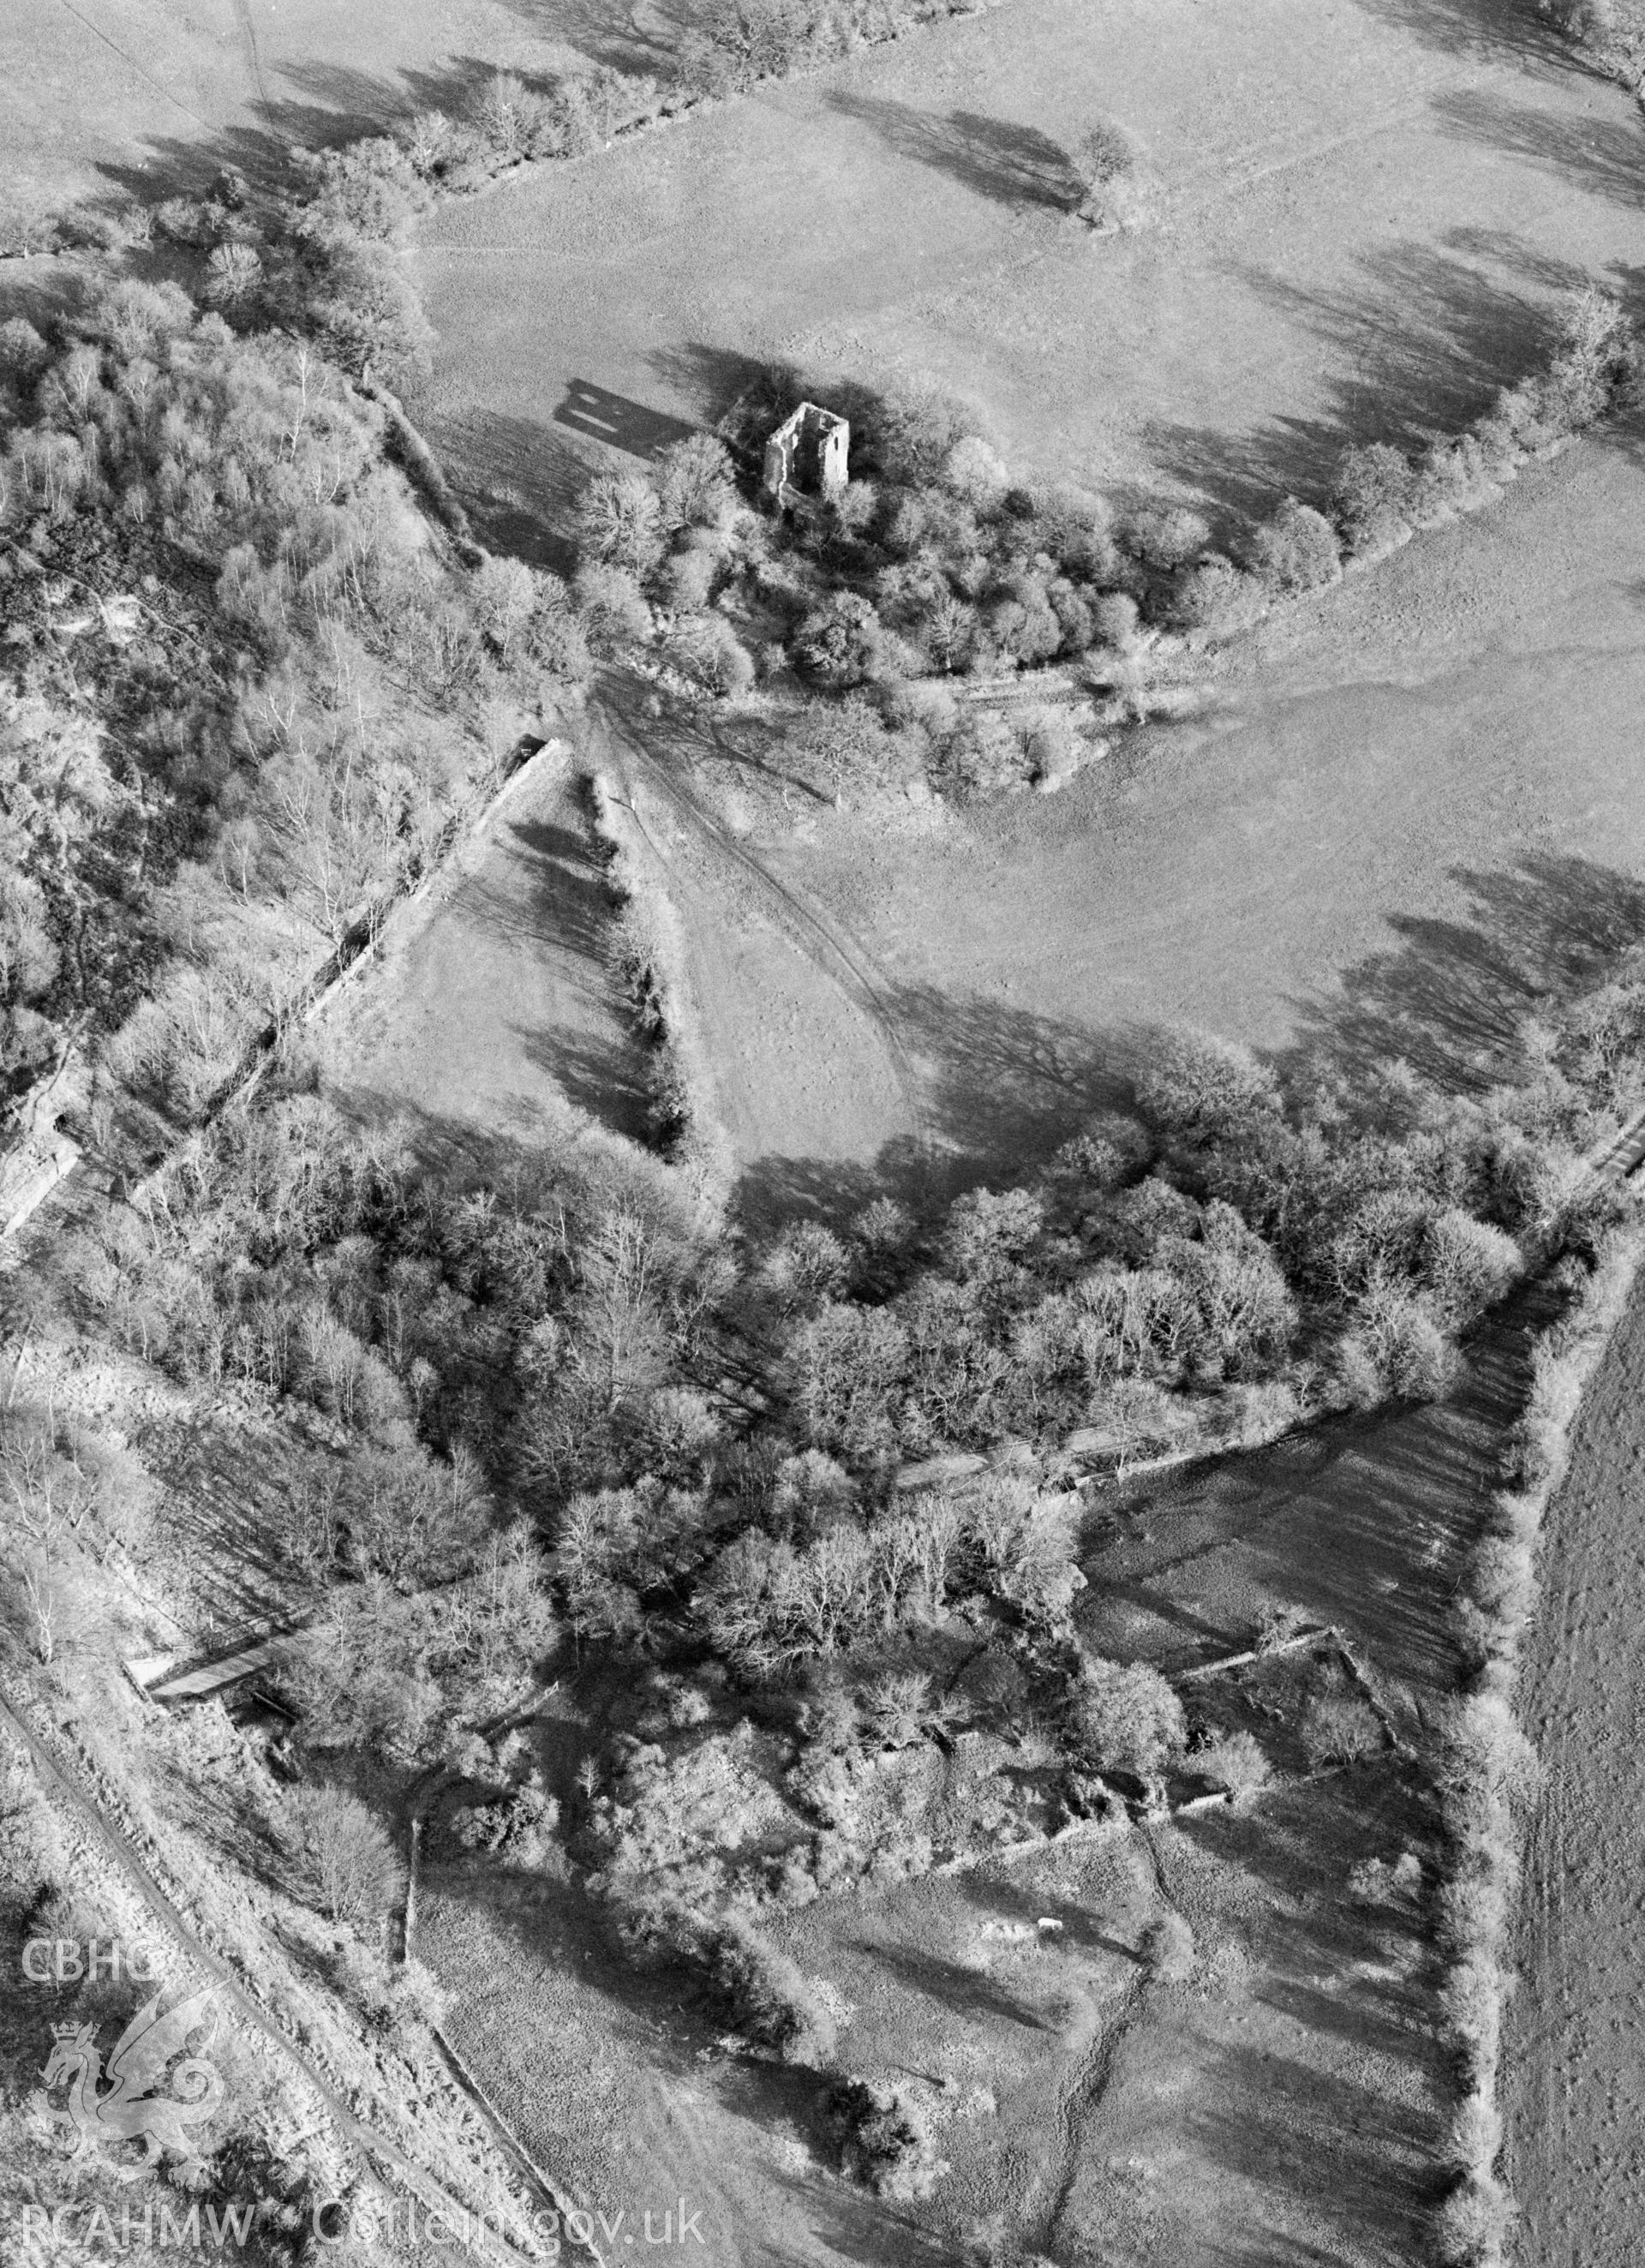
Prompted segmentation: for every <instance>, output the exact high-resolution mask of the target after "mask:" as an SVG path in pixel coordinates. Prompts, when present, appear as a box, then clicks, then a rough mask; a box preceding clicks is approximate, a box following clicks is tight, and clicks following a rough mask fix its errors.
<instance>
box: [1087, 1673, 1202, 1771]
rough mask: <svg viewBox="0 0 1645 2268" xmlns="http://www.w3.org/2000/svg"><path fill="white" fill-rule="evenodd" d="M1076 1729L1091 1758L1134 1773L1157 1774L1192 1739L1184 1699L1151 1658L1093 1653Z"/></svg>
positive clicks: (1107, 1766)
mask: <svg viewBox="0 0 1645 2268" xmlns="http://www.w3.org/2000/svg"><path fill="white" fill-rule="evenodd" d="M1072 1713H1073V1720H1074V1732H1075V1736H1076V1740H1077V1741H1078V1742H1079V1744H1080V1746H1081V1747H1082V1748H1083V1749H1084V1750H1085V1751H1086V1752H1087V1754H1088V1755H1089V1756H1091V1761H1092V1762H1093V1763H1094V1764H1098V1766H1100V1767H1102V1768H1103V1769H1105V1770H1107V1771H1122V1772H1126V1773H1128V1774H1129V1775H1130V1776H1131V1777H1132V1778H1136V1779H1141V1780H1144V1781H1151V1780H1155V1779H1157V1778H1158V1776H1159V1774H1160V1772H1161V1771H1162V1770H1163V1769H1164V1766H1165V1765H1166V1764H1170V1763H1171V1762H1173V1761H1174V1760H1175V1759H1176V1758H1177V1757H1178V1756H1180V1755H1181V1754H1182V1752H1183V1749H1185V1748H1186V1745H1187V1738H1188V1728H1187V1724H1186V1719H1185V1718H1184V1715H1183V1708H1182V1703H1181V1702H1180V1701H1179V1699H1178V1697H1177V1695H1176V1692H1175V1690H1173V1688H1172V1687H1171V1684H1170V1683H1168V1681H1167V1680H1166V1679H1165V1678H1164V1677H1163V1676H1161V1675H1160V1673H1159V1671H1158V1670H1157V1669H1154V1668H1150V1667H1149V1664H1148V1663H1147V1662H1145V1661H1131V1662H1118V1661H1104V1660H1103V1659H1102V1658H1101V1656H1099V1655H1096V1654H1088V1655H1086V1656H1085V1658H1084V1659H1083V1661H1082V1662H1081V1664H1080V1676H1079V1682H1078V1684H1077V1685H1076V1688H1075V1690H1074V1695H1073V1700H1072Z"/></svg>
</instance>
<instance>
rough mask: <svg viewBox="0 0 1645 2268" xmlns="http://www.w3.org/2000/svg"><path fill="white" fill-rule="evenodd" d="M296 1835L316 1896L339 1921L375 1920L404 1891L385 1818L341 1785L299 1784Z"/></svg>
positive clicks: (293, 1818) (293, 1815)
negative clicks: (308, 1785)
mask: <svg viewBox="0 0 1645 2268" xmlns="http://www.w3.org/2000/svg"><path fill="white" fill-rule="evenodd" d="M288 1809H289V1815H290V1824H291V1839H292V1843H293V1845H294V1846H295V1852H296V1855H297V1859H298V1861H299V1863H300V1865H301V1867H302V1870H303V1873H304V1875H305V1881H306V1886H307V1888H308V1889H309V1892H310V1894H311V1896H314V1897H315V1898H317V1899H318V1901H319V1904H320V1905H321V1906H322V1907H323V1909H324V1910H325V1911H326V1912H327V1914H328V1915H329V1916H330V1917H331V1918H332V1920H334V1921H351V1922H370V1921H375V1920H376V1919H377V1918H378V1917H379V1916H380V1915H382V1914H384V1913H386V1911H387V1910H388V1908H389V1907H390V1905H392V1904H393V1901H394V1899H395V1898H396V1897H397V1896H399V1894H400V1887H401V1883H402V1881H403V1879H404V1877H403V1870H402V1868H401V1867H400V1859H399V1856H398V1854H397V1853H396V1852H395V1850H394V1846H393V1844H392V1843H391V1842H390V1841H389V1839H388V1837H387V1834H386V1832H385V1830H384V1829H383V1827H382V1825H381V1823H380V1822H379V1821H378V1819H377V1817H376V1816H375V1815H374V1814H373V1813H371V1812H370V1811H368V1810H367V1808H366V1807H365V1806H364V1804H363V1803H362V1802H361V1801H360V1800H359V1799H358V1798H357V1797H356V1796H352V1795H350V1794H349V1793H348V1791H347V1790H346V1789H345V1788H341V1787H299V1788H297V1789H295V1790H294V1791H293V1792H292V1794H291V1797H290V1803H289V1807H288Z"/></svg>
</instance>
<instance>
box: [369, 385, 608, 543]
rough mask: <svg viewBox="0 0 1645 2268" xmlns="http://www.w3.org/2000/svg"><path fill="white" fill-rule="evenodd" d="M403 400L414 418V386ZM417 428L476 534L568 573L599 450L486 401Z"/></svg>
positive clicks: (418, 407) (418, 414) (417, 409)
mask: <svg viewBox="0 0 1645 2268" xmlns="http://www.w3.org/2000/svg"><path fill="white" fill-rule="evenodd" d="M407 407H408V410H409V412H410V415H411V416H412V417H413V419H414V420H421V419H422V416H424V414H425V413H424V411H423V408H422V404H421V402H420V401H419V399H418V397H417V394H416V393H415V389H414V390H412V391H410V392H409V393H408V398H407ZM422 431H423V433H424V436H425V438H427V439H428V441H429V443H430V446H431V447H432V448H433V449H434V451H435V453H436V454H437V456H438V458H439V460H440V462H441V465H442V467H443V468H444V472H445V475H446V477H447V479H448V480H449V481H450V482H451V484H452V489H453V490H454V492H455V493H456V495H457V497H458V499H459V502H460V503H461V504H462V507H463V509H464V511H465V512H466V513H467V515H468V520H469V525H470V527H472V528H473V530H474V536H475V538H476V540H477V541H479V542H481V543H482V544H483V545H484V546H485V548H486V549H487V550H488V551H492V552H496V553H497V554H499V555H500V556H511V557H513V558H516V559H523V560H525V562H526V563H527V564H528V565H529V566H532V567H542V568H547V570H548V571H550V573H552V574H555V575H559V576H562V577H563V578H567V579H568V580H569V578H570V577H571V575H572V574H573V573H574V572H575V571H576V563H577V541H576V515H577V506H578V503H579V501H580V499H581V497H582V494H583V491H584V489H585V488H586V487H587V485H588V482H589V480H590V478H591V475H592V474H593V473H594V472H595V470H596V469H598V464H599V456H598V453H597V452H596V451H595V450H593V449H592V448H591V447H590V446H589V445H588V444H587V443H586V442H584V441H583V440H582V439H581V438H576V439H573V438H569V433H568V432H564V431H556V430H555V429H554V427H553V426H551V425H547V424H545V423H541V422H540V420H538V419H536V418H532V417H510V416H503V415H502V414H501V413H499V412H497V411H496V410H490V409H469V410H458V411H456V412H454V413H445V414H440V415H437V416H430V417H429V419H428V422H427V423H425V424H423V426H422Z"/></svg>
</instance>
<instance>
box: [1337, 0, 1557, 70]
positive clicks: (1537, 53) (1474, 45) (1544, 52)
mask: <svg viewBox="0 0 1645 2268" xmlns="http://www.w3.org/2000/svg"><path fill="white" fill-rule="evenodd" d="M1359 5H1360V6H1361V7H1362V9H1363V10H1364V11H1365V13H1366V14H1367V15H1369V16H1376V17H1380V18H1381V19H1382V20H1383V22H1384V23H1385V24H1392V25H1393V26H1396V27H1397V28H1398V29H1399V30H1400V31H1402V32H1405V33H1409V34H1410V35H1411V36H1412V37H1413V38H1414V39H1416V40H1421V43H1422V45H1423V46H1424V47H1429V48H1439V49H1440V50H1441V51H1442V52H1443V54H1446V55H1466V56H1469V57H1471V58H1472V59H1475V60H1478V61H1480V62H1485V61H1490V60H1494V59H1497V58H1500V57H1509V58H1511V59H1513V60H1514V61H1516V62H1518V63H1521V64H1523V65H1524V68H1525V69H1526V70H1535V71H1538V72H1539V73H1540V74H1541V75H1542V76H1544V77H1556V76H1560V75H1562V74H1564V73H1567V72H1569V71H1572V70H1579V71H1580V70H1587V69H1588V66H1587V64H1586V63H1585V61H1584V59H1583V55H1582V51H1581V50H1580V49H1579V48H1573V47H1572V46H1571V45H1570V43H1569V42H1568V40H1562V39H1561V37H1560V35H1559V34H1558V33H1557V32H1555V30H1554V29H1553V26H1552V25H1551V24H1550V23H1548V22H1547V21H1546V19H1545V18H1541V17H1539V15H1538V14H1537V12H1536V11H1535V10H1534V8H1531V7H1529V6H1527V5H1526V4H1525V0H1359Z"/></svg>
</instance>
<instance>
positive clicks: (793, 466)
mask: <svg viewBox="0 0 1645 2268" xmlns="http://www.w3.org/2000/svg"><path fill="white" fill-rule="evenodd" d="M850 449H851V427H850V423H849V422H848V420H847V419H846V418H844V417H836V416H835V415H834V411H833V410H832V409H819V407H818V405H817V404H816V402H814V401H802V402H801V404H800V406H799V408H798V409H797V410H796V411H795V412H794V415H793V416H791V417H785V418H784V419H783V421H782V424H781V425H779V426H778V427H777V430H776V431H775V433H774V434H773V435H772V436H771V438H770V439H769V440H768V441H767V443H766V471H765V490H766V493H767V496H769V497H772V498H773V500H774V501H775V503H776V504H778V505H779V507H781V508H782V510H784V511H790V510H792V508H793V507H794V505H795V504H798V503H800V502H802V501H804V502H814V501H815V500H816V499H817V498H819V497H835V496H838V495H839V494H840V492H841V490H842V489H843V488H844V487H845V485H846V483H847V482H848V480H849V478H850V473H849V471H848V458H849V454H850Z"/></svg>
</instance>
